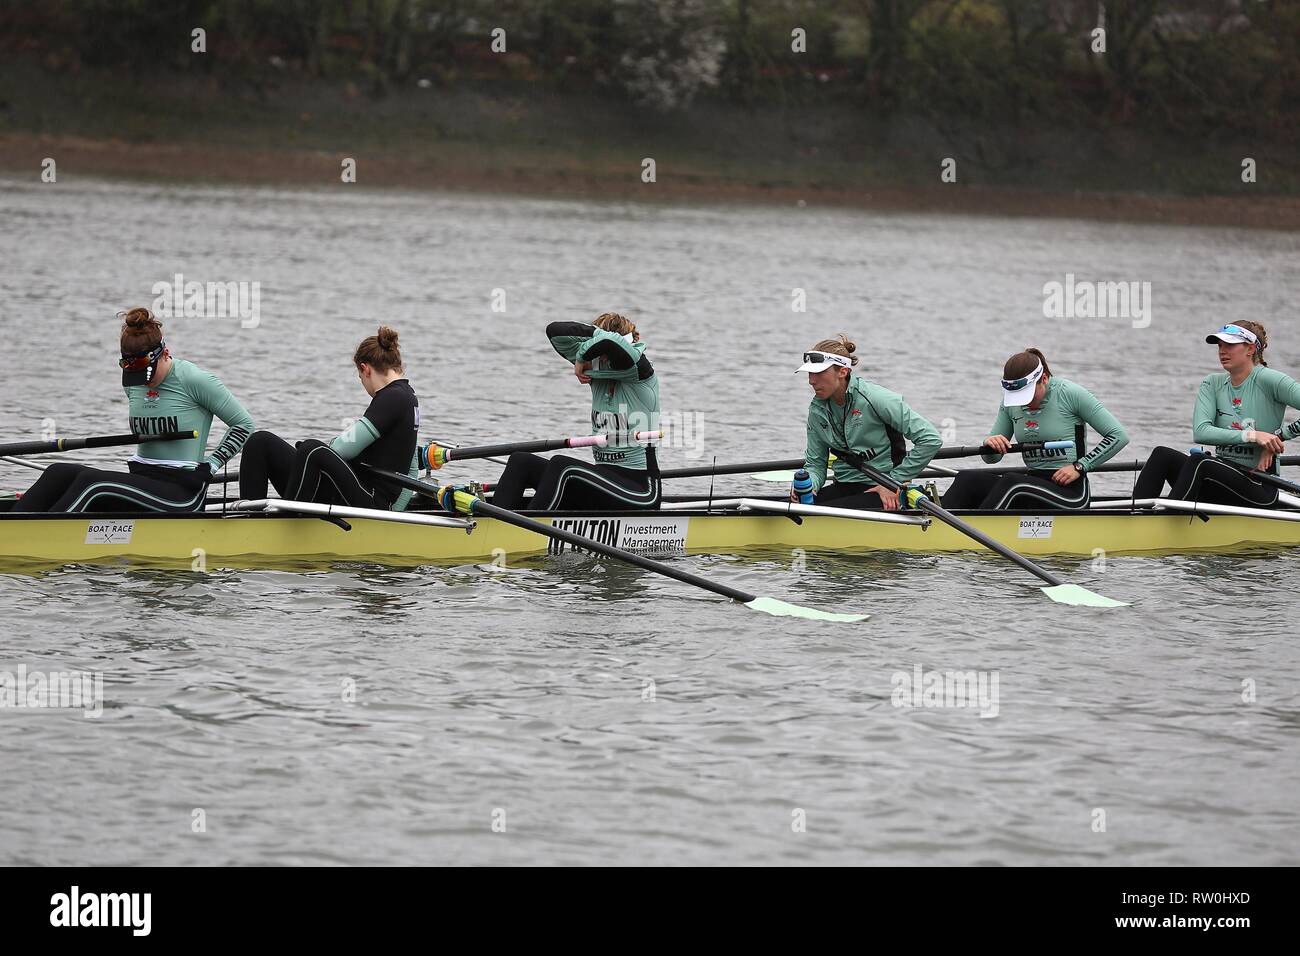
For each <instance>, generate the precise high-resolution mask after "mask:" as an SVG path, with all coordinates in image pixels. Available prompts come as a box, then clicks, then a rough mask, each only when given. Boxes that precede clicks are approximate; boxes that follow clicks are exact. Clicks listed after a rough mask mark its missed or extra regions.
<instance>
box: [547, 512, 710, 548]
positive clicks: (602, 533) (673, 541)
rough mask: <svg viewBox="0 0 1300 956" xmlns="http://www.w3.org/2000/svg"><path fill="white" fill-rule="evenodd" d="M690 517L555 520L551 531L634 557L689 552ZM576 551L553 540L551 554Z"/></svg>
mask: <svg viewBox="0 0 1300 956" xmlns="http://www.w3.org/2000/svg"><path fill="white" fill-rule="evenodd" d="M689 522H690V519H689V518H658V517H653V518H651V517H647V518H554V519H552V520H551V527H552V528H559V529H560V530H562V531H572V532H573V533H574V534H580V535H582V536H583V537H584V538H591V539H592V540H594V541H599V542H600V543H601V544H608V545H612V546H613V547H615V548H622V549H623V550H624V551H631V552H633V553H634V554H645V555H662V554H685V553H686V528H687V525H688V524H689ZM572 550H574V548H573V545H570V544H565V543H564V542H563V541H554V540H553V541H551V543H550V546H549V547H548V548H547V551H548V553H550V554H560V553H561V552H563V551H572Z"/></svg>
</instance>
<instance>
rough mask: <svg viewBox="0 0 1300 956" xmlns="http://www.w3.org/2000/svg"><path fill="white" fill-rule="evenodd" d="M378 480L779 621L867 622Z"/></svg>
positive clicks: (391, 476)
mask: <svg viewBox="0 0 1300 956" xmlns="http://www.w3.org/2000/svg"><path fill="white" fill-rule="evenodd" d="M361 467H362V468H364V469H366V470H367V471H368V472H370V473H371V474H372V475H374V476H375V477H376V478H381V479H384V480H386V481H391V482H392V483H394V484H396V485H398V486H399V487H402V488H409V489H410V490H411V491H416V492H419V493H420V494H422V495H425V496H427V497H430V498H432V499H433V500H434V501H436V502H438V503H439V504H440V505H443V506H444V507H446V504H444V501H446V500H447V495H448V493H450V495H451V498H450V501H448V502H447V503H450V504H451V505H452V508H449V509H448V510H452V511H454V510H456V509H459V510H462V511H464V512H465V513H466V514H468V515H470V516H474V515H484V516H486V517H489V518H495V519H497V520H498V521H502V522H504V523H506V524H510V525H514V526H515V527H516V528H524V529H526V530H528V531H532V532H535V533H536V534H540V535H545V536H546V537H548V538H553V539H555V540H556V541H564V542H566V543H567V544H571V545H573V546H574V547H575V548H583V549H585V550H587V551H594V552H596V553H597V554H603V555H605V557H607V558H616V559H617V560H619V561H626V562H627V563H628V564H633V565H636V566H637V567H638V568H643V569H644V570H646V571H654V572H655V573H657V574H662V575H664V576H666V577H670V578H673V579H675V580H677V581H681V582H683V583H685V584H690V585H694V586H695V587H697V588H703V589H704V590H706V591H712V592H713V593H714V594H720V595H722V596H723V597H726V598H731V600H733V601H739V602H740V603H741V604H743V605H745V606H746V607H750V608H753V609H754V610H756V611H763V612H764V613H766V614H772V615H775V616H776V617H801V618H804V619H806V620H809V621H850V622H851V621H865V620H866V619H867V615H865V614H841V613H837V612H834V611H818V610H816V609H814V608H810V607H802V606H800V605H798V604H790V603H789V602H787V601H780V600H777V599H776V598H770V597H759V596H757V595H754V594H749V593H747V592H745V591H741V590H739V589H738V588H733V587H729V586H728V585H725V584H718V583H716V582H713V581H710V580H708V579H707V578H702V577H700V576H699V575H698V574H691V573H690V572H689V571H683V570H681V569H680V568H675V567H673V566H672V565H670V564H664V563H663V562H662V561H652V560H651V559H650V558H646V557H642V556H641V555H639V554H633V553H632V552H631V551H624V550H623V549H622V548H615V547H613V546H612V545H608V544H604V543H602V542H600V541H595V540H593V539H591V538H586V537H583V536H582V535H579V534H574V533H573V532H572V531H565V530H564V529H562V528H553V527H551V526H550V525H548V524H545V523H543V522H541V521H534V520H533V519H532V518H525V517H524V516H523V515H521V514H516V513H515V512H513V511H509V510H507V509H506V508H500V507H498V506H496V505H494V504H490V503H489V502H486V501H484V500H483V499H482V498H479V497H476V496H474V495H472V494H470V493H468V492H466V491H455V490H454V489H452V488H450V487H447V488H439V487H438V486H437V485H432V484H429V483H427V482H424V481H419V480H417V479H415V478H410V477H408V476H406V475H399V474H397V473H396V472H391V471H384V470H382V469H379V468H375V467H374V466H373V465H362V466H361Z"/></svg>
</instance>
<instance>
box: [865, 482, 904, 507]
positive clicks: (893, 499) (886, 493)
mask: <svg viewBox="0 0 1300 956" xmlns="http://www.w3.org/2000/svg"><path fill="white" fill-rule="evenodd" d="M867 491H874V492H875V493H876V494H878V495H880V503H881V504H882V505H884V506H885V510H886V511H897V510H898V491H897V489H895V490H893V491H890V490H889V489H888V488H885V487H883V486H881V485H872V486H871V487H870V488H868V489H867Z"/></svg>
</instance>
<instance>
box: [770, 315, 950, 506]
mask: <svg viewBox="0 0 1300 956" xmlns="http://www.w3.org/2000/svg"><path fill="white" fill-rule="evenodd" d="M856 352H857V346H856V345H854V344H853V343H852V342H850V341H849V338H848V336H847V335H845V334H843V333H840V335H839V337H838V338H834V339H825V340H823V341H821V342H818V343H817V344H816V345H814V346H813V347H812V349H810V350H809V351H807V352H804V353H803V364H802V365H800V366H799V368H798V371H800V372H807V373H808V384H809V385H810V386H812V390H813V395H814V398H813V400H812V403H811V404H810V405H809V406H808V445H807V449H806V450H805V452H804V467H805V468H806V469H807V472H808V476H809V477H810V478H811V479H812V489H811V490H812V493H813V495H814V496H815V497H814V503H816V504H819V505H827V506H829V507H832V508H884V509H885V510H887V511H896V510H897V509H898V507H899V491H898V490H897V489H896V488H895V489H890V488H886V487H884V486H882V485H879V484H877V483H876V482H875V481H873V480H872V479H871V478H869V477H868V476H867V475H865V474H863V473H862V472H861V471H859V470H858V467H859V466H860V465H869V466H870V467H871V468H873V469H876V470H878V471H880V472H881V473H883V474H884V475H885V477H887V478H891V479H893V480H894V481H896V482H898V483H899V484H902V485H905V484H907V482H909V481H911V480H912V479H913V478H915V477H916V476H917V475H919V474H920V473H921V472H922V471H923V470H924V469H925V466H926V465H928V464H929V463H930V459H931V458H933V457H934V456H935V453H936V452H938V451H939V448H940V447H941V445H942V444H943V443H942V441H940V439H939V433H938V432H937V431H936V430H935V427H934V426H933V425H932V424H930V423H929V422H928V421H926V420H925V419H924V418H922V417H921V416H920V415H918V414H917V413H916V412H914V411H912V409H911V408H910V407H909V406H908V404H907V402H905V401H903V396H901V395H899V394H898V393H897V392H891V391H890V390H889V389H887V388H884V387H883V386H880V385H877V384H875V383H874V382H868V381H867V380H866V379H865V378H862V377H860V376H857V375H854V374H853V366H855V365H857V364H858V357H857V355H856V354H855V353H856ZM907 440H910V441H911V442H912V448H911V450H910V451H909V450H908V448H907V444H906V442H907ZM832 452H834V454H835V465H834V471H835V484H833V485H830V486H826V466H827V461H828V456H829V455H830V454H831V453H832ZM804 494H807V491H806V490H804V489H796V488H793V487H792V488H791V490H790V500H791V501H799V500H800V498H801V496H802V495H804Z"/></svg>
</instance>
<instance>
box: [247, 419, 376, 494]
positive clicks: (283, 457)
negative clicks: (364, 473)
mask: <svg viewBox="0 0 1300 956" xmlns="http://www.w3.org/2000/svg"><path fill="white" fill-rule="evenodd" d="M268 481H269V482H270V484H271V485H273V486H274V487H275V490H276V491H277V492H279V494H280V497H281V498H283V499H285V500H286V501H315V502H317V503H319V504H323V505H349V506H350V507H353V508H382V509H387V508H388V507H389V506H390V504H391V501H390V499H388V497H387V496H386V495H385V494H384V493H383V492H376V490H375V488H374V487H373V486H372V485H370V484H369V483H367V484H362V482H361V480H360V479H358V478H357V473H356V472H355V471H353V470H352V466H351V465H349V464H348V463H347V462H346V461H345V460H344V459H342V458H340V457H339V455H338V453H337V452H335V451H334V450H333V449H331V448H330V446H329V445H326V444H325V443H324V442H320V441H317V440H316V439H314V438H309V439H307V440H306V441H300V442H298V445H297V447H294V446H293V445H290V444H289V443H288V442H287V441H285V440H284V439H283V438H281V437H280V436H279V435H276V434H273V433H272V432H264V431H257V432H253V434H252V435H251V436H250V437H249V439H248V441H247V442H246V443H245V445H244V450H243V452H242V453H241V454H240V457H239V497H241V498H243V499H244V500H246V501H260V500H261V499H263V498H265V497H266V492H267V487H266V486H267V482H268Z"/></svg>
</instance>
